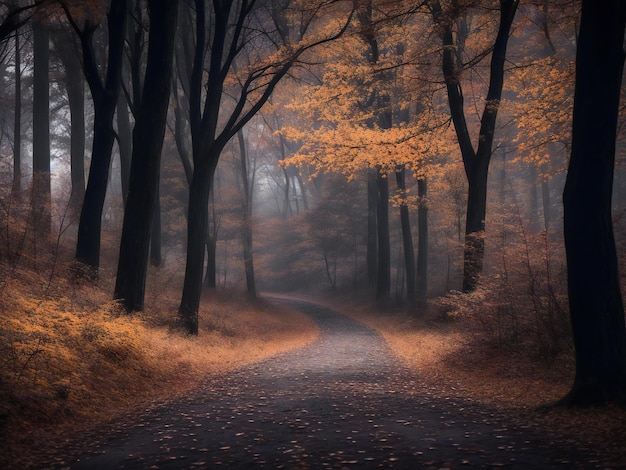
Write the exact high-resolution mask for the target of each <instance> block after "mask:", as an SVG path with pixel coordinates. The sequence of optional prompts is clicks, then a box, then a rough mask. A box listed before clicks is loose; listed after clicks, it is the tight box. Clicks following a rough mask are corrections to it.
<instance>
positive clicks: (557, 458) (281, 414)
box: [51, 300, 599, 469]
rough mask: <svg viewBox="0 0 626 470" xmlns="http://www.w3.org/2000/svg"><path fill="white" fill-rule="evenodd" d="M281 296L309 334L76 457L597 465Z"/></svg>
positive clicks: (145, 461) (165, 465)
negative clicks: (310, 340)
mask: <svg viewBox="0 0 626 470" xmlns="http://www.w3.org/2000/svg"><path fill="white" fill-rule="evenodd" d="M281 302H284V303H288V304H290V305H292V306H294V307H296V308H298V309H300V310H302V311H303V312H305V313H306V314H308V315H310V316H311V317H313V319H314V320H315V321H316V322H318V324H319V326H320V329H321V334H320V338H319V340H318V341H316V342H315V343H314V344H313V345H311V346H309V347H306V348H304V349H301V350H297V351H293V352H290V353H286V354H283V355H281V356H279V357H276V358H273V359H270V360H267V361H265V362H262V363H260V364H256V365H253V366H249V367H247V368H244V369H242V370H239V371H237V372H235V373H232V374H229V375H225V376H224V377H221V378H218V379H212V380H211V381H210V382H208V383H207V384H206V385H205V386H204V387H202V388H200V389H199V390H197V391H196V392H194V395H193V396H191V397H187V398H185V399H180V400H177V401H175V402H171V403H168V404H164V405H159V406H156V407H154V408H151V409H150V410H146V411H145V413H144V414H142V415H140V416H138V417H137V419H132V420H131V419H127V420H124V421H128V423H126V422H121V423H118V424H117V425H116V427H115V429H113V430H112V432H108V435H107V437H106V438H105V439H104V440H103V441H102V442H99V443H98V442H93V443H91V444H90V445H88V446H87V447H84V448H83V450H82V452H84V454H82V455H80V456H77V455H76V454H75V456H74V457H73V459H72V460H71V461H66V463H64V464H63V465H61V464H60V463H58V462H57V463H56V464H51V465H52V466H58V467H67V466H68V465H69V467H70V468H72V469H112V468H128V469H133V468H159V469H161V468H162V469H173V468H190V469H193V468H214V467H218V466H220V465H221V466H223V467H224V468H271V469H274V468H291V469H306V468H312V469H317V468H327V467H330V468H359V469H360V468H381V467H383V468H412V469H414V468H436V469H440V468H465V467H481V468H491V467H507V468H520V469H522V468H523V469H527V468H531V467H534V468H563V469H564V468H594V467H595V466H596V465H599V464H598V463H597V462H596V463H595V464H594V463H593V461H592V460H591V457H590V456H586V455H584V454H583V453H582V452H580V450H573V449H571V448H568V447H565V446H560V445H559V444H555V443H553V442H551V441H550V439H549V438H548V437H547V436H546V435H544V434H542V433H539V432H538V431H535V430H532V429H530V428H524V427H520V426H518V427H515V426H514V425H512V424H511V423H507V422H506V420H505V418H503V417H500V416H498V413H497V412H495V411H490V410H486V409H485V408H484V407H479V406H478V405H475V404H472V403H469V402H464V401H463V400H462V399H457V398H449V399H441V398H439V399H438V398H433V397H432V396H431V394H430V393H429V390H428V388H427V387H426V385H425V384H424V383H422V382H420V378H419V376H418V375H417V374H415V373H413V372H411V371H409V370H407V369H406V368H405V367H404V366H403V365H402V364H401V363H400V362H399V361H398V360H396V358H395V357H394V355H393V354H392V353H391V351H390V350H389V349H388V347H387V345H386V343H385V342H384V340H383V339H382V338H381V337H380V336H379V335H378V334H377V333H376V332H374V331H373V330H371V329H368V328H366V327H364V326H361V325H360V324H358V323H355V322H354V321H352V320H350V319H348V318H346V317H344V316H341V315H339V314H337V313H336V312H333V311H331V310H329V309H326V308H324V307H320V306H317V305H314V304H310V303H305V302H300V301H284V300H283V301H281Z"/></svg>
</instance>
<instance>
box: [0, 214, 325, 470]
mask: <svg viewBox="0 0 626 470" xmlns="http://www.w3.org/2000/svg"><path fill="white" fill-rule="evenodd" d="M26 206H28V204H26ZM19 214H20V212H19V211H15V212H14V213H13V212H11V213H9V212H7V211H5V212H4V213H3V214H2V217H0V222H1V223H2V228H3V230H4V231H3V232H2V237H1V240H2V243H3V246H2V247H0V311H2V315H1V316H0V455H1V457H0V466H1V467H3V468H7V467H13V468H25V467H28V466H29V465H30V464H32V462H29V459H34V458H36V451H37V450H41V449H44V450H45V449H46V447H54V445H55V444H54V443H55V442H56V441H58V440H60V436H62V435H67V434H68V433H70V432H72V433H77V432H80V431H81V430H83V429H85V428H86V427H91V426H94V425H96V424H97V423H101V422H103V421H106V420H110V419H113V418H115V417H118V416H120V415H123V414H125V413H127V412H128V410H129V409H132V408H134V407H138V406H141V405H145V404H146V403H147V402H151V401H154V400H159V401H161V400H164V399H168V398H172V397H174V396H175V395H177V394H179V393H182V392H184V391H186V390H189V389H190V388H191V387H194V386H198V385H199V384H201V383H203V382H205V381H207V380H209V383H210V377H211V376H213V375H215V374H219V373H223V372H227V371H230V370H233V369H234V368H237V367H240V366H243V365H245V364H249V363H252V362H256V361H260V360H263V359H265V358H267V357H269V356H272V355H275V354H278V353H280V352H282V351H286V350H289V349H292V348H295V347H301V346H303V345H305V344H307V343H309V342H311V341H313V340H314V338H315V337H316V335H317V328H316V327H315V325H314V324H313V323H312V321H311V320H310V319H309V318H308V317H306V316H304V315H303V314H301V313H298V312H294V311H292V310H288V309H286V308H279V307H276V306H274V305H270V304H263V303H253V302H248V301H246V300H245V299H240V298H237V297H236V296H235V295H231V296H227V295H220V296H212V297H211V298H205V299H204V300H203V303H202V306H201V312H200V325H201V330H200V334H199V336H198V337H188V336H185V335H183V334H181V333H180V331H178V330H177V329H176V328H174V325H175V322H174V319H175V317H176V312H177V307H178V301H179V300H180V289H179V287H180V285H181V279H180V277H181V276H182V273H183V272H184V269H183V266H181V265H180V264H176V263H172V265H171V266H168V267H167V268H164V269H159V270H157V269H155V268H151V269H150V271H149V284H148V286H147V290H146V309H145V311H144V312H143V313H141V314H134V315H126V314H123V313H122V311H121V309H120V308H119V307H118V305H117V304H116V303H115V302H113V301H111V300H110V298H111V292H112V290H113V283H114V276H113V275H112V273H111V270H110V266H111V265H114V263H112V262H111V259H108V260H107V261H106V263H105V265H104V266H103V267H102V268H101V269H100V272H99V275H98V278H97V279H89V278H84V277H82V278H76V277H75V276H76V274H77V271H76V269H75V266H74V265H73V262H72V255H73V249H72V248H73V241H71V240H68V241H66V240H64V239H63V237H61V236H60V235H59V236H58V234H55V233H52V234H51V236H50V238H49V239H46V238H45V237H39V238H37V239H36V242H37V251H36V252H35V251H34V249H33V248H34V245H33V244H34V243H35V239H34V238H33V237H31V235H29V231H31V230H32V227H29V223H28V221H27V217H22V218H20V217H17V216H18V215H19ZM59 234H60V232H59ZM109 238H110V239H115V236H113V235H108V234H105V236H104V237H103V240H104V242H105V243H106V242H107V240H109ZM22 241H23V242H22ZM17 247H20V248H19V249H18V248H17ZM20 250H21V251H20ZM114 251H115V248H114V247H111V246H105V247H103V253H107V254H106V255H105V256H107V257H109V258H111V257H110V256H109V253H112V252H114ZM25 449H31V451H29V452H25ZM32 449H36V451H32Z"/></svg>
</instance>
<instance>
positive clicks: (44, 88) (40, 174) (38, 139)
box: [33, 21, 51, 234]
mask: <svg viewBox="0 0 626 470" xmlns="http://www.w3.org/2000/svg"><path fill="white" fill-rule="evenodd" d="M33 49H34V58H33V61H34V72H33V74H34V78H33V83H34V90H33V200H34V201H35V207H36V211H35V214H34V217H35V227H36V228H37V231H38V232H39V233H41V234H49V233H50V228H51V226H50V223H51V208H50V203H51V198H50V188H51V187H50V79H49V73H50V72H49V68H50V67H49V62H50V39H49V35H48V30H47V29H46V26H45V25H43V24H41V23H40V22H39V21H37V22H35V24H34V25H33Z"/></svg>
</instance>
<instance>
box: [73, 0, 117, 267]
mask: <svg viewBox="0 0 626 470" xmlns="http://www.w3.org/2000/svg"><path fill="white" fill-rule="evenodd" d="M126 3H127V0H112V1H111V7H110V10H109V14H108V29H109V53H108V54H109V55H108V64H107V76H106V82H105V83H104V84H103V83H102V81H101V79H100V76H99V71H98V70H99V67H98V62H97V60H96V57H95V52H94V49H93V44H92V34H93V33H92V32H87V33H86V32H79V34H80V38H81V44H82V48H83V67H84V72H85V77H86V79H87V82H88V83H89V88H90V89H91V94H92V97H93V105H94V132H93V150H92V152H91V166H90V168H89V177H88V179H87V189H86V190H85V199H84V201H83V207H82V210H81V213H80V221H79V224H78V240H77V242H76V260H77V261H80V262H82V263H84V264H86V265H87V266H89V267H91V268H93V269H94V270H97V269H98V267H99V265H100V236H101V234H100V231H101V227H102V209H103V207H104V199H105V197H106V190H107V182H108V180H109V168H110V166H111V151H112V149H113V141H114V138H115V132H114V130H113V116H114V115H115V107H116V105H117V97H118V94H119V87H120V80H121V70H122V58H123V46H124V28H125V23H126Z"/></svg>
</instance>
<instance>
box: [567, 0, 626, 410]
mask: <svg viewBox="0 0 626 470" xmlns="http://www.w3.org/2000/svg"><path fill="white" fill-rule="evenodd" d="M625 23H626V3H624V2H623V1H621V0H612V1H605V2H597V1H594V0H583V3H582V16H581V24H580V36H579V39H578V49H577V54H576V89H575V93H574V120H573V131H572V152H571V157H570V162H569V169H568V172H567V180H566V184H565V190H564V193H563V208H564V234H565V248H566V253H567V271H568V291H569V305H570V316H571V321H572V332H573V335H574V346H575V349H576V378H575V380H574V384H573V386H572V389H571V391H570V393H569V395H568V396H567V397H566V398H565V399H564V402H565V403H567V404H570V405H592V404H601V403H605V402H608V401H614V400H618V401H622V402H624V400H625V399H626V328H625V326H624V305H623V301H622V296H621V292H620V283H619V274H618V263H617V254H616V249H615V240H614V236H613V223H612V218H611V193H612V187H613V172H614V163H615V139H616V127H617V118H618V109H619V98H620V88H621V80H622V72H623V65H624V50H623V44H624V26H625Z"/></svg>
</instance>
